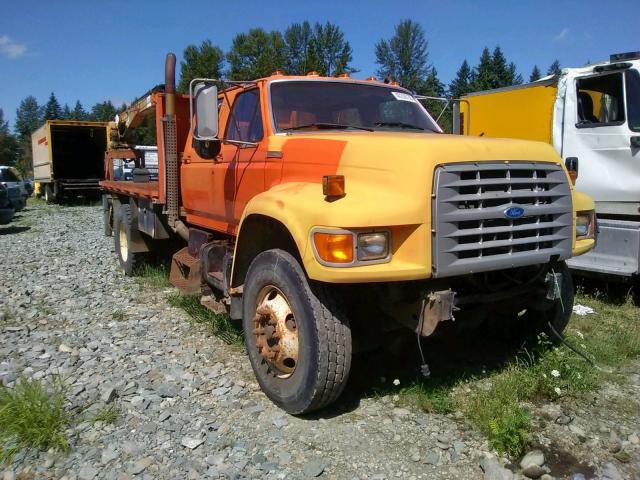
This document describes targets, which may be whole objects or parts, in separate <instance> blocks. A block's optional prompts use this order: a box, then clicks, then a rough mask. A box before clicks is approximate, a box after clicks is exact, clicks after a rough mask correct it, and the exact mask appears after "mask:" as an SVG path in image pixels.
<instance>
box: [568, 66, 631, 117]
mask: <svg viewBox="0 0 640 480" xmlns="http://www.w3.org/2000/svg"><path fill="white" fill-rule="evenodd" d="M576 93H577V101H578V123H577V126H578V127H581V128H589V127H599V126H605V125H619V124H622V123H624V118H625V117H624V97H623V88H622V73H614V74H611V75H600V76H597V77H590V78H583V79H579V80H577V81H576Z"/></svg>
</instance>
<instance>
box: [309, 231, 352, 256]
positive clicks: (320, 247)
mask: <svg viewBox="0 0 640 480" xmlns="http://www.w3.org/2000/svg"><path fill="white" fill-rule="evenodd" d="M313 243H314V245H315V247H316V252H318V256H319V257H320V258H321V259H322V260H324V261H325V262H327V263H352V262H353V235H352V234H351V233H322V232H316V233H314V234H313Z"/></svg>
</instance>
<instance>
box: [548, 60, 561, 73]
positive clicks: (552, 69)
mask: <svg viewBox="0 0 640 480" xmlns="http://www.w3.org/2000/svg"><path fill="white" fill-rule="evenodd" d="M561 72H562V69H561V68H560V60H558V59H555V60H554V61H553V63H552V64H551V65H549V69H548V70H547V75H560V73H561Z"/></svg>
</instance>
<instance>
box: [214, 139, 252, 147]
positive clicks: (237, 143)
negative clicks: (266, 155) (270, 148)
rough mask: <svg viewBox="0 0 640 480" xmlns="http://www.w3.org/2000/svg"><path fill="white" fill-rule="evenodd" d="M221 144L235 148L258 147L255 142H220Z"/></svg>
mask: <svg viewBox="0 0 640 480" xmlns="http://www.w3.org/2000/svg"><path fill="white" fill-rule="evenodd" d="M221 142H222V143H224V144H228V145H236V146H237V147H247V148H255V147H257V146H258V143H256V142H244V141H242V140H221Z"/></svg>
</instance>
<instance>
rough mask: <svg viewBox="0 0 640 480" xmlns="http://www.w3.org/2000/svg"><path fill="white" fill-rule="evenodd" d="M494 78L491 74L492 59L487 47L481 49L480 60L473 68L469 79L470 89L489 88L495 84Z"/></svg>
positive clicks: (474, 90) (475, 90)
mask: <svg viewBox="0 0 640 480" xmlns="http://www.w3.org/2000/svg"><path fill="white" fill-rule="evenodd" d="M495 83H496V80H495V76H494V74H493V59H492V58H491V53H489V49H488V48H487V47H485V48H484V50H482V54H481V55H480V62H479V63H478V66H477V67H475V68H474V70H473V74H472V80H471V91H472V92H478V91H481V90H490V89H492V88H494V87H493V85H495Z"/></svg>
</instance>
